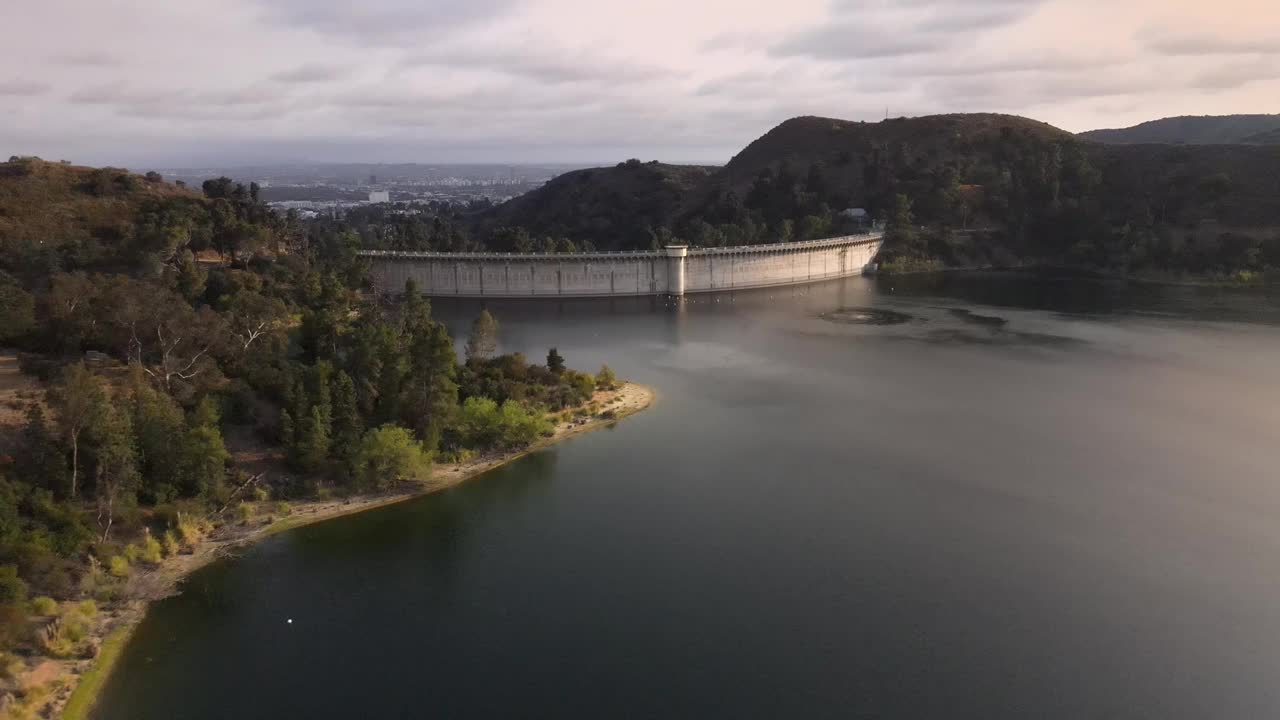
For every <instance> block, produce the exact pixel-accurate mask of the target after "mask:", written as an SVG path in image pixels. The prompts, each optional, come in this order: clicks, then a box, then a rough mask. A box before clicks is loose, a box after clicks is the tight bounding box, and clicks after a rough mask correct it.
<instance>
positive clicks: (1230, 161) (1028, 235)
mask: <svg viewBox="0 0 1280 720" xmlns="http://www.w3.org/2000/svg"><path fill="white" fill-rule="evenodd" d="M1277 167H1280V147H1275V146H1270V147H1267V146H1243V145H1218V146H1173V145H1131V146H1122V145H1103V144H1099V143H1093V142H1087V141H1083V140H1080V139H1078V138H1076V137H1074V136H1072V135H1071V134H1069V133H1066V132H1063V131H1061V130H1058V129H1056V128H1053V127H1051V126H1049V125H1046V124H1044V123H1039V122H1035V121H1032V120H1027V119H1025V118H1019V117H1013V116H1007V115H988V114H974V115H939V116H931V117H921V118H911V119H906V118H899V119H894V120H886V121H884V122H878V123H862V122H848V121H843V120H832V119H826V118H815V117H804V118H795V119H792V120H788V121H787V122H784V123H782V124H781V125H779V126H778V127H776V128H774V129H773V130H771V131H769V132H768V133H767V134H766V135H765V136H763V137H761V138H760V139H759V140H757V141H755V142H753V143H751V144H750V145H749V146H747V147H746V148H745V149H744V150H743V151H742V152H740V153H739V154H738V155H737V156H735V157H734V158H733V159H732V160H731V161H730V162H729V164H728V165H726V166H725V167H724V168H721V169H719V170H716V171H714V172H711V171H707V170H706V169H704V168H696V169H688V171H687V172H685V173H683V174H678V173H676V172H675V170H676V169H673V168H670V167H668V166H656V165H647V164H642V163H638V162H628V163H623V164H622V165H620V166H618V167H616V168H606V169H597V170H591V171H579V172H577V173H569V174H567V175H565V176H562V177H561V178H557V181H556V182H553V183H549V184H548V185H546V186H545V187H543V188H541V189H539V190H537V191H534V192H532V193H529V194H528V195H526V196H525V197H523V198H520V199H518V200H517V201H512V202H511V203H507V204H505V205H503V206H499V207H498V208H495V209H494V210H493V211H492V213H491V220H492V221H494V222H498V223H500V224H501V228H500V229H499V230H496V231H494V232H495V233H507V234H517V235H519V234H524V235H530V236H541V235H552V236H558V235H563V236H565V237H567V238H568V239H569V240H571V241H573V242H579V243H580V242H583V241H587V240H591V241H593V242H594V243H595V244H596V245H597V246H599V247H607V248H609V249H635V248H645V247H650V246H652V245H655V244H659V243H664V242H671V241H675V240H678V241H681V242H686V243H690V244H692V245H702V246H718V245H738V244H750V243H764V242H778V241H784V240H791V239H809V238H814V237H823V236H828V235H833V234H838V233H841V232H846V231H848V230H849V229H850V227H851V224H850V222H849V221H848V220H846V219H845V217H844V216H842V215H841V213H840V211H841V210H844V209H846V208H864V209H866V210H868V211H869V212H870V213H871V215H872V216H873V217H875V218H877V219H879V220H884V221H890V220H892V219H894V217H896V218H897V219H899V220H902V219H904V218H907V217H909V218H910V221H911V223H912V227H913V232H911V233H908V234H906V235H902V234H900V233H894V234H893V235H892V236H891V238H890V242H889V243H888V244H887V246H886V248H885V255H884V258H883V259H886V260H889V261H891V263H894V264H898V265H904V266H913V265H917V264H925V265H928V264H931V263H933V264H939V263H944V264H948V265H961V266H968V265H996V266H1012V265H1022V264H1033V263H1047V264H1056V265H1069V266H1074V267H1082V268H1092V269H1100V270H1106V271H1113V272H1122V273H1135V272H1137V273H1160V274H1184V273H1189V274H1197V275H1203V274H1220V275H1233V276H1235V277H1242V278H1247V277H1251V276H1252V275H1254V274H1257V273H1259V272H1261V271H1265V270H1267V269H1274V268H1277V267H1280V173H1277V172H1276V168H1277ZM900 197H901V198H905V200H906V203H907V205H908V207H906V208H905V209H906V210H907V212H905V213H903V212H898V211H899V210H900V209H901V208H902V206H901V203H900ZM619 228H627V230H626V231H625V232H624V231H621V230H618V229H619ZM903 240H908V241H909V242H903ZM499 244H501V245H504V247H505V241H504V242H503V243H499Z"/></svg>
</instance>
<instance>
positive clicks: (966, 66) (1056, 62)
mask: <svg viewBox="0 0 1280 720" xmlns="http://www.w3.org/2000/svg"><path fill="white" fill-rule="evenodd" d="M1133 59H1134V58H1133V56H1131V55H1129V54H1120V53H1108V54H1103V53H1090V54H1074V53H1070V54H1069V53H1065V52H1060V51H1054V50H1040V51H1036V52H1033V53H1028V52H1021V53H1002V54H1000V55H999V56H996V57H991V56H982V55H977V54H972V53H970V54H965V55H953V56H950V57H948V58H946V61H945V62H944V61H941V60H940V59H939V58H937V57H933V58H927V59H915V58H912V59H910V60H907V61H902V62H896V63H893V64H889V65H885V66H884V67H882V68H881V69H880V73H881V74H883V75H886V76H891V77H897V78H931V77H967V76H974V75H1003V74H1018V73H1064V72H1078V71H1084V70H1100V69H1103V68H1115V67H1117V66H1121V65H1124V64H1126V63H1130V62H1132V61H1133Z"/></svg>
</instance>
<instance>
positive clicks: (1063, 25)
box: [0, 0, 1280, 168]
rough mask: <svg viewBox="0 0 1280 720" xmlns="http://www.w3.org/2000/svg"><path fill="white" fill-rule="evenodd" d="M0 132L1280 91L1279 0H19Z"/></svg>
mask: <svg viewBox="0 0 1280 720" xmlns="http://www.w3.org/2000/svg"><path fill="white" fill-rule="evenodd" d="M8 5H9V6H8V7H6V9H5V10H4V11H3V13H0V16H3V17H4V20H5V22H4V26H5V33H4V42H3V43H0V152H3V153H4V155H6V156H7V155H10V154H38V155H40V156H42V157H45V158H47V159H62V158H66V159H70V160H73V161H76V162H80V163H88V164H108V163H110V164H117V165H127V166H129V167H133V168H141V167H143V166H147V165H152V166H183V165H185V166H192V165H206V164H220V165H227V164H237V163H248V162H279V161H386V162H394V161H415V162H432V161H435V162H457V161H478V162H503V161H510V162H520V161H538V162H545V161H565V162H613V161H617V160H620V159H625V158H628V157H640V158H642V159H646V160H648V159H661V160H666V161H710V162H723V161H725V160H727V159H728V158H729V157H730V156H731V155H732V154H733V153H734V152H735V151H736V150H738V149H739V148H741V147H742V146H743V145H744V144H746V143H748V142H750V141H751V140H753V139H755V138H756V137H758V136H760V135H761V134H763V133H764V132H765V131H767V130H768V129H769V128H770V127H772V126H773V125H775V124H777V123H778V122H781V121H782V120H785V119H786V118H788V117H792V116H796V115H825V116H831V117H840V118H848V119H854V120H877V119H882V118H883V117H884V116H885V113H886V111H887V112H888V113H889V114H891V115H894V116H898V115H920V114H927V113H935V112H969V111H998V112H1009V113H1017V114H1020V115H1027V116H1030V117H1034V118H1037V119H1040V120H1044V121H1046V122H1049V123H1052V124H1054V125H1057V126H1059V127H1062V128H1064V129H1067V130H1072V131H1078V130H1086V129H1091V128H1096V127H1115V126H1124V125H1130V124H1134V123H1136V122H1140V121H1143V120H1148V119H1152V118H1157V117H1162V116H1167V115H1182V114H1225V113H1258V112H1272V113H1275V112H1280V6H1277V4H1276V0H1216V2H1203V1H1197V2H1190V1H1189V0H767V1H757V0H643V2H637V1H634V0H628V1H623V0H460V1H456V0H220V2H196V1H195V0H39V1H38V2H32V3H18V2H16V1H11V2H10V3H9V4H8Z"/></svg>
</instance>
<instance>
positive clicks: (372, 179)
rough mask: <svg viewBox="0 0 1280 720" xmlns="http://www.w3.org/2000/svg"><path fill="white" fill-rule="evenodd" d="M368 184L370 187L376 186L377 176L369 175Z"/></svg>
mask: <svg viewBox="0 0 1280 720" xmlns="http://www.w3.org/2000/svg"><path fill="white" fill-rule="evenodd" d="M369 184H370V185H377V184H378V176H377V175H370V176H369Z"/></svg>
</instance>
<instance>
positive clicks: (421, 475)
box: [355, 425, 431, 490]
mask: <svg viewBox="0 0 1280 720" xmlns="http://www.w3.org/2000/svg"><path fill="white" fill-rule="evenodd" d="M355 467H356V473H355V476H356V482H357V483H358V485H359V487H361V488H362V489H366V490H369V489H376V490H383V489H386V488H387V487H388V486H389V485H390V484H391V483H393V482H402V481H421V480H426V479H428V478H429V477H430V476H431V457H430V454H429V453H427V452H426V451H425V450H424V449H423V447H422V445H421V444H419V443H418V442H417V441H416V440H414V438H413V435H412V434H410V433H409V431H408V430H406V429H404V428H402V427H399V426H397V425H383V426H382V427H380V428H374V429H372V430H370V431H368V432H366V433H365V435H364V439H363V440H361V442H360V449H359V452H357V453H356V463H355Z"/></svg>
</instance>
